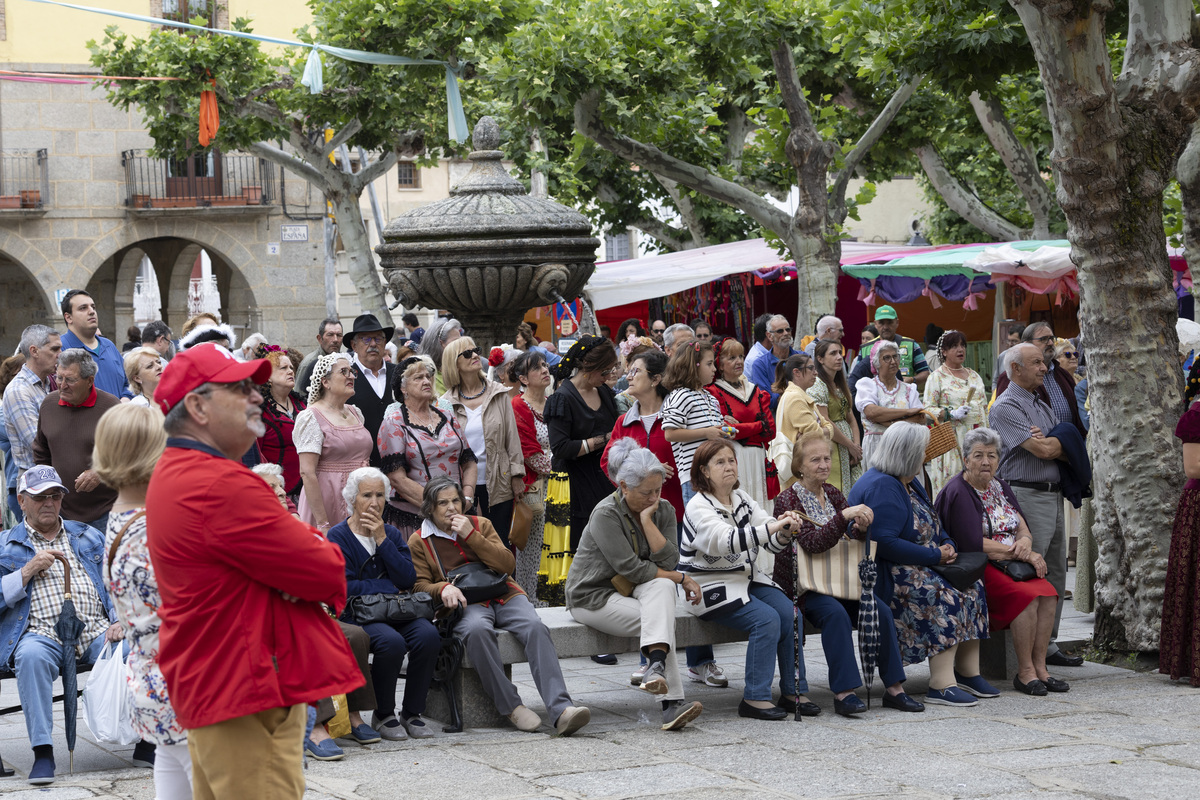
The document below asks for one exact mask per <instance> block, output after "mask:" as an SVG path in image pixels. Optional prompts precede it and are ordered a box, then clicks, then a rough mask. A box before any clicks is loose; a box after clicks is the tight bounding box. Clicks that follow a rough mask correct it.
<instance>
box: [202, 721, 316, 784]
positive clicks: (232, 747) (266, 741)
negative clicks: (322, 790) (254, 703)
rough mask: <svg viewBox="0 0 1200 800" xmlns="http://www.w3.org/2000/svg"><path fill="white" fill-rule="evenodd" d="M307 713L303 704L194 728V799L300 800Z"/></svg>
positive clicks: (302, 782)
mask: <svg viewBox="0 0 1200 800" xmlns="http://www.w3.org/2000/svg"><path fill="white" fill-rule="evenodd" d="M307 717H308V711H307V707H306V706H305V705H304V704H303V703H301V704H298V705H294V706H290V707H285V708H271V709H268V710H266V711H260V712H258V713H257V714H247V715H246V716H244V717H234V718H233V719H227V720H225V721H224V722H218V723H216V724H215V725H206V726H205V727H203V728H191V729H189V730H188V750H189V751H191V754H192V793H193V794H192V796H193V798H194V800H248V798H254V799H255V800H301V798H302V797H303V796H304V767H303V761H304V728H305V724H306V722H307Z"/></svg>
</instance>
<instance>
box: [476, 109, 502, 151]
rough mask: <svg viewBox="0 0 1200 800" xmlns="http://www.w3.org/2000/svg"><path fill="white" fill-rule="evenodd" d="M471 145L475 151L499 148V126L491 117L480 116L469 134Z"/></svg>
mask: <svg viewBox="0 0 1200 800" xmlns="http://www.w3.org/2000/svg"><path fill="white" fill-rule="evenodd" d="M471 145H472V146H473V147H474V148H475V150H476V151H479V150H498V149H499V148H500V126H499V125H498V124H496V120H495V119H493V118H492V117H480V118H479V122H476V123H475V131H474V132H473V133H472V134H471Z"/></svg>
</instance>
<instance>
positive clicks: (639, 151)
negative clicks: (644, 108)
mask: <svg viewBox="0 0 1200 800" xmlns="http://www.w3.org/2000/svg"><path fill="white" fill-rule="evenodd" d="M599 106H600V92H599V91H598V90H595V89H592V90H590V91H588V92H587V93H586V94H584V95H583V96H582V97H580V98H579V99H578V100H576V101H575V129H576V130H578V131H579V133H580V134H582V135H583V136H586V137H587V138H589V139H591V140H592V141H594V142H595V143H596V144H598V145H600V146H601V147H603V148H604V149H605V150H607V151H609V152H610V153H612V154H613V155H616V156H618V157H620V158H623V159H625V160H627V161H633V162H636V163H638V164H640V165H641V166H643V167H644V168H646V169H648V170H650V171H651V172H653V173H654V174H656V175H664V176H666V177H668V178H670V179H671V180H674V181H678V182H679V183H682V184H683V185H684V186H687V187H688V188H690V189H695V190H696V191H697V192H700V193H701V194H704V195H707V196H708V197H711V198H713V199H714V200H719V201H720V202H722V203H726V204H728V205H730V206H733V207H734V208H738V209H741V210H742V211H744V212H745V213H746V214H747V215H748V216H750V217H751V218H752V219H753V220H754V221H755V222H757V223H758V224H760V225H762V226H763V227H764V228H767V229H768V230H771V231H774V232H776V233H780V232H785V231H787V230H788V226H789V223H790V220H789V218H788V215H787V213H786V212H784V211H782V210H780V209H779V208H777V207H776V206H774V205H773V204H771V202H770V201H768V200H766V199H764V198H763V197H761V196H760V195H757V194H755V193H754V192H752V191H750V190H749V189H746V188H744V187H742V186H738V185H737V184H736V183H733V182H732V181H727V180H725V179H724V178H720V177H718V176H716V175H713V174H712V173H711V172H709V171H708V170H706V169H704V168H703V167H698V166H696V165H695V164H689V163H687V162H686V161H681V160H679V159H678V158H675V157H673V156H670V155H667V154H666V153H664V152H663V151H661V150H659V149H658V148H657V147H654V146H652V145H648V144H644V143H642V142H639V141H637V140H636V139H631V138H630V137H628V136H625V135H623V134H619V133H615V132H613V131H611V130H609V129H608V127H607V126H606V125H605V124H604V123H603V122H602V121H601V119H600V110H599Z"/></svg>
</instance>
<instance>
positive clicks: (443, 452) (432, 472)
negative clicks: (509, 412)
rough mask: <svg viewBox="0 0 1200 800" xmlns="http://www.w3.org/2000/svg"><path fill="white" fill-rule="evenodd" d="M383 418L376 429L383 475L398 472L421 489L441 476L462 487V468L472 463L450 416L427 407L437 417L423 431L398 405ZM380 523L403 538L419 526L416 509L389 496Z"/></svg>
mask: <svg viewBox="0 0 1200 800" xmlns="http://www.w3.org/2000/svg"><path fill="white" fill-rule="evenodd" d="M389 408H394V410H393V411H391V412H389V413H388V414H387V415H386V416H384V418H383V424H382V425H380V426H379V455H380V458H381V459H382V469H383V473H384V474H385V475H391V474H392V473H393V472H396V471H397V470H402V471H403V472H404V473H405V475H406V476H407V477H408V478H409V480H412V481H415V482H416V483H419V484H420V485H421V486H424V485H425V484H427V483H429V481H430V479H431V478H434V477H436V476H444V477H447V478H450V479H452V480H453V481H454V482H455V483H457V484H458V485H459V486H461V485H462V482H463V480H462V468H463V467H464V466H465V465H467V464H473V463H475V461H476V458H475V452H474V451H473V450H471V446H470V445H469V444H467V437H466V436H465V435H464V434H463V432H462V429H461V428H460V427H459V426H458V422H457V421H456V420H455V419H454V415H453V414H452V413H447V412H444V411H442V410H441V409H439V408H438V407H436V406H430V407H429V411H430V413H431V414H433V415H434V417H436V418H437V423H436V424H435V425H434V427H433V429H432V430H431V429H429V428H424V427H422V426H420V425H418V424H416V423H415V422H413V421H412V420H410V419H409V416H408V407H407V406H405V405H403V404H399V405H397V406H389ZM383 521H384V522H386V523H387V524H388V525H392V526H394V527H396V528H399V529H400V532H401V533H403V534H404V536H405V538H407V537H408V536H410V535H411V534H413V533H415V532H416V531H417V529H419V528H420V527H421V517H420V514H419V509H418V508H417V507H416V506H415V505H414V504H412V503H410V502H408V501H407V500H405V499H404V498H402V497H392V498H391V499H390V500H388V504H387V506H386V507H385V508H384V509H383Z"/></svg>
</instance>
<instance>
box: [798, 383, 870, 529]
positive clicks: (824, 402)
mask: <svg viewBox="0 0 1200 800" xmlns="http://www.w3.org/2000/svg"><path fill="white" fill-rule="evenodd" d="M808 396H809V397H811V398H812V399H813V402H814V403H816V404H817V405H818V406H825V410H826V411H827V412H828V414H829V421H830V422H832V423H833V427H835V428H837V429H838V430H839V431H841V432H842V435H843V436H845V437H846V438H847V439H849V440H850V441H854V432H853V431H852V430H851V429H850V423H849V422H847V421H846V420H847V417H848V416H849V414H850V401H849V400H848V399H846V398H845V397H844V396H843V395H842V393H841V392H833V393H832V394H831V393H830V391H829V387H828V386H826V385H825V381H823V380H821V379H820V378H818V379H817V381H816V383H814V384H813V385H812V386H810V387H809V388H808ZM832 455H833V463H832V465H831V467H830V470H829V483H832V484H833V485H834V486H836V487H837V488H838V489H840V490H841V492H842V494H849V493H850V489H851V487H853V486H854V482H855V481H856V480H858V479H859V478H861V477H862V470H863V468H862V462H861V461H860V462H859V463H857V464H853V465H852V464H851V463H850V450H849V448H847V447H846V446H845V445H844V444H834V445H833V453H832ZM809 516H811V514H810V515H809Z"/></svg>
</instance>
